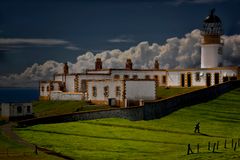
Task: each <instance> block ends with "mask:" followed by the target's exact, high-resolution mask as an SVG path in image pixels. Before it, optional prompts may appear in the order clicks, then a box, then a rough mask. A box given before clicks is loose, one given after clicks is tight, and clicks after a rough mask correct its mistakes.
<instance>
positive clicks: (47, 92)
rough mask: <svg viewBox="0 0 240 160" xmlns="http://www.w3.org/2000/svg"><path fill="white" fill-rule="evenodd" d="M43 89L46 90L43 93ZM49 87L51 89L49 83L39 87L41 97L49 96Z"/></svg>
mask: <svg viewBox="0 0 240 160" xmlns="http://www.w3.org/2000/svg"><path fill="white" fill-rule="evenodd" d="M42 87H43V88H44V90H43V91H42ZM47 87H50V85H49V82H46V83H45V82H41V83H40V86H39V90H40V96H49V91H47Z"/></svg>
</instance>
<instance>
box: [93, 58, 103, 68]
mask: <svg viewBox="0 0 240 160" xmlns="http://www.w3.org/2000/svg"><path fill="white" fill-rule="evenodd" d="M101 69H102V60H101V58H97V59H96V62H95V70H97V71H98V70H101Z"/></svg>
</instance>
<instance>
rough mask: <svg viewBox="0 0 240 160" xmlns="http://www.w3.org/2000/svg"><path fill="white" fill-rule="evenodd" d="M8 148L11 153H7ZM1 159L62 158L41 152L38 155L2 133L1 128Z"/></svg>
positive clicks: (43, 159) (38, 159) (48, 159)
mask: <svg viewBox="0 0 240 160" xmlns="http://www.w3.org/2000/svg"><path fill="white" fill-rule="evenodd" d="M7 150H8V153H9V155H7V154H6V153H7ZM0 159H8V160H18V159H19V160H22V159H24V160H32V159H35V160H52V159H53V160H55V159H56V160H57V159H59V160H60V158H56V157H54V156H50V155H47V154H44V153H42V152H39V154H38V155H35V154H34V151H33V149H30V148H27V147H25V146H23V145H21V144H18V143H16V142H15V141H13V140H11V139H9V138H8V137H6V136H5V135H3V134H2V131H1V128H0Z"/></svg>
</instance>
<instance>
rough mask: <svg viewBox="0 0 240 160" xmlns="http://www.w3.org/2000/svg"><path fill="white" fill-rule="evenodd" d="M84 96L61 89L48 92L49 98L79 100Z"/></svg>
mask: <svg viewBox="0 0 240 160" xmlns="http://www.w3.org/2000/svg"><path fill="white" fill-rule="evenodd" d="M83 98H84V95H83V94H82V93H69V92H61V91H52V92H51V93H50V100H75V101H80V100H82V99H83Z"/></svg>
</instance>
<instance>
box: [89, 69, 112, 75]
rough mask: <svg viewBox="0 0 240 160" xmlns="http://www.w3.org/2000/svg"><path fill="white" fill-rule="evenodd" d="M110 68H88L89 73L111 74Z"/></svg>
mask: <svg viewBox="0 0 240 160" xmlns="http://www.w3.org/2000/svg"><path fill="white" fill-rule="evenodd" d="M109 73H110V70H108V69H107V70H87V74H109Z"/></svg>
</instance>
